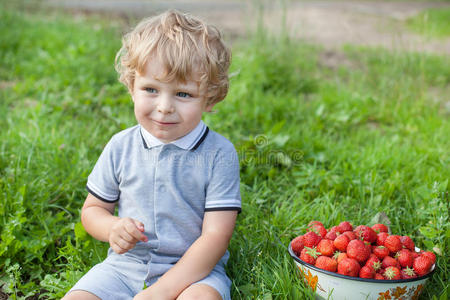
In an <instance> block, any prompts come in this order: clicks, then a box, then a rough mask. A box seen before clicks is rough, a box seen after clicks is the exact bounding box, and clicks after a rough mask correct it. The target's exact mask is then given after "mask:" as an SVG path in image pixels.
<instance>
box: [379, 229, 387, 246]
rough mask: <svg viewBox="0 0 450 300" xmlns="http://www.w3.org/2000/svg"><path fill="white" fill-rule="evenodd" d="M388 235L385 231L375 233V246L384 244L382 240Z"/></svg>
mask: <svg viewBox="0 0 450 300" xmlns="http://www.w3.org/2000/svg"><path fill="white" fill-rule="evenodd" d="M388 236H389V234H388V233H386V232H380V233H379V234H377V246H384V241H385V240H386V238H387V237H388Z"/></svg>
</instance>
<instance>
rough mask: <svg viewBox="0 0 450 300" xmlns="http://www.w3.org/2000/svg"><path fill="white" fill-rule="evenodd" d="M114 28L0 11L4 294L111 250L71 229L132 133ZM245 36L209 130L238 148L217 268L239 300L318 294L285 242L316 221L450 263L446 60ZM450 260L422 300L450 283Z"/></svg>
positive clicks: (0, 266) (60, 279)
mask: <svg viewBox="0 0 450 300" xmlns="http://www.w3.org/2000/svg"><path fill="white" fill-rule="evenodd" d="M121 31H122V29H121V28H119V27H118V25H117V24H115V23H112V22H107V21H105V20H103V19H100V18H97V17H85V16H84V17H83V16H79V17H78V18H75V19H73V18H70V17H69V16H67V15H60V14H51V15H50V16H44V15H42V14H40V13H35V14H24V13H20V12H18V11H15V10H7V9H5V10H0V36H2V38H1V39H0V100H1V101H0V115H1V116H2V117H1V118H0V128H1V131H0V141H1V142H0V239H1V240H0V277H1V278H0V280H1V283H0V285H2V284H3V287H2V290H3V291H4V292H7V293H8V294H10V296H11V298H12V299H25V298H26V297H27V296H31V295H36V294H39V293H40V294H41V297H48V298H50V299H57V298H60V297H61V296H62V295H64V293H65V292H66V291H67V290H68V289H69V288H70V287H71V286H72V285H73V284H74V283H75V282H76V281H77V280H78V278H80V276H81V275H82V274H83V273H84V272H86V271H87V270H88V269H89V268H90V267H91V266H92V265H93V264H95V263H96V262H99V261H101V260H102V259H103V258H104V256H105V254H106V249H107V245H106V244H105V243H101V242H98V241H95V240H94V239H92V238H90V237H89V236H88V235H87V234H86V233H85V232H84V230H83V229H82V227H81V226H80V225H81V224H80V223H79V212H80V208H81V206H82V203H83V201H84V198H85V197H86V191H85V189H84V186H85V182H86V178H87V175H88V174H89V172H90V171H91V169H92V167H93V165H94V163H95V161H96V159H97V158H98V155H99V154H100V152H101V150H102V148H103V146H104V145H105V143H106V142H107V141H108V140H109V138H110V137H111V135H112V134H114V133H115V132H117V131H119V130H121V129H123V128H126V127H129V126H133V125H134V124H135V119H134V115H133V107H132V102H131V100H130V98H129V96H128V95H127V93H126V89H125V88H124V87H123V86H121V85H120V84H119V83H118V82H117V75H116V73H115V71H114V68H113V61H114V55H115V53H116V51H117V50H118V49H119V47H120V37H121ZM323 52H324V51H323V49H321V48H320V47H317V46H312V45H305V44H303V43H299V42H296V41H292V40H289V39H278V40H276V39H273V38H269V37H261V36H255V37H254V38H252V39H250V40H248V41H241V42H236V43H235V44H234V49H233V65H232V72H233V73H235V74H236V75H235V76H234V77H233V78H232V80H231V89H230V93H229V95H228V96H227V99H226V100H225V101H224V102H223V103H221V104H219V105H217V107H216V108H217V110H218V113H217V114H208V115H206V116H205V121H206V122H207V124H208V125H209V126H210V127H211V128H213V129H214V130H215V131H218V132H219V133H222V134H223V135H225V136H226V137H227V138H229V139H230V140H231V141H233V143H234V144H235V146H236V148H237V150H238V153H239V155H240V159H241V181H242V186H241V187H242V199H243V211H242V213H241V214H240V215H239V218H238V222H237V226H236V231H235V234H234V236H233V239H232V242H231V245H230V252H231V258H230V261H229V264H228V267H227V271H228V274H229V275H230V277H231V278H232V280H233V285H232V296H233V299H251V298H254V299H271V298H276V299H313V296H312V293H311V291H310V290H309V289H308V288H306V286H305V285H304V284H303V282H302V281H301V280H300V279H299V278H298V274H297V271H296V267H295V266H294V264H293V261H292V259H291V258H290V257H289V255H288V253H287V250H286V247H287V245H288V243H289V241H290V240H291V239H292V238H294V237H295V236H297V235H299V234H301V233H303V232H305V229H306V224H307V223H308V222H309V221H311V220H313V219H315V220H320V221H322V222H324V224H325V225H326V226H332V225H335V224H337V223H339V222H340V221H342V220H349V221H352V222H353V223H354V224H368V223H370V222H371V220H372V218H373V217H374V215H375V214H376V213H378V212H380V211H383V212H385V213H386V214H387V216H388V217H389V219H390V221H391V223H392V224H391V228H392V230H393V232H396V233H404V234H409V235H411V236H412V238H413V239H414V241H415V242H416V244H417V246H418V247H420V248H427V249H431V248H433V247H438V248H439V249H440V250H441V252H442V253H444V254H446V253H449V250H450V247H449V237H450V229H449V225H448V224H449V207H448V203H449V198H448V191H449V184H448V178H450V169H449V168H448V165H449V163H450V159H449V153H448V149H450V136H449V132H450V122H449V116H450V112H449V111H448V109H447V108H446V106H445V101H448V99H446V98H445V95H444V91H445V90H446V89H448V86H449V84H450V60H449V59H448V58H447V57H439V56H430V55H424V54H414V53H403V52H395V53H393V52H389V51H386V50H383V49H373V48H357V47H352V46H347V47H345V48H343V49H342V50H341V52H339V55H340V56H341V57H342V59H341V60H342V62H343V64H342V65H337V66H335V65H333V66H328V65H327V64H326V63H324V60H323ZM449 263H450V261H449V259H448V257H447V256H446V255H444V256H438V262H437V265H438V268H437V271H436V273H435V275H434V276H433V278H432V279H431V280H430V282H429V284H428V285H427V286H426V289H425V291H424V293H423V295H422V299H431V298H432V297H433V296H436V297H439V296H440V295H441V294H442V293H444V292H445V290H446V289H448V282H449V277H448V273H449V271H450V270H449V267H448V266H449Z"/></svg>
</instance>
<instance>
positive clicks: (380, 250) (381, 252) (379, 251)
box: [372, 246, 389, 259]
mask: <svg viewBox="0 0 450 300" xmlns="http://www.w3.org/2000/svg"><path fill="white" fill-rule="evenodd" d="M372 252H373V254H375V255H376V256H377V257H378V258H379V259H383V258H385V257H386V256H389V249H388V248H386V247H385V246H376V247H375V248H374V249H373V251H372Z"/></svg>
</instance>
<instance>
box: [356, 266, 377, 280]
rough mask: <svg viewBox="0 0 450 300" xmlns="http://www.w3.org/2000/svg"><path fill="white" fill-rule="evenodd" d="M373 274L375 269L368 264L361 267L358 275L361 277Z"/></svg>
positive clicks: (370, 276)
mask: <svg viewBox="0 0 450 300" xmlns="http://www.w3.org/2000/svg"><path fill="white" fill-rule="evenodd" d="M374 276H375V271H374V270H373V269H372V268H370V267H368V266H364V267H362V268H361V270H360V271H359V277H361V278H373V277H374Z"/></svg>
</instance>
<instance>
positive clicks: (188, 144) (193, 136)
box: [140, 120, 208, 150]
mask: <svg viewBox="0 0 450 300" xmlns="http://www.w3.org/2000/svg"><path fill="white" fill-rule="evenodd" d="M140 131H141V135H142V138H143V139H144V146H145V147H146V148H153V147H156V146H160V145H164V144H165V143H163V142H162V141H160V140H159V139H157V138H156V137H154V136H153V135H152V134H151V133H150V132H148V131H147V130H145V128H144V127H142V126H140ZM207 132H208V127H207V126H206V125H205V123H203V121H201V120H200V122H199V123H198V125H197V126H196V127H195V128H194V129H193V130H191V131H190V132H189V133H188V134H186V135H185V136H182V137H181V138H179V139H177V140H175V141H172V142H170V143H169V144H173V145H175V146H177V147H179V148H182V149H184V150H192V149H193V148H194V147H196V146H198V145H197V144H199V143H200V142H201V141H203V140H202V139H204V136H205V135H206V134H207ZM200 140H201V141H200Z"/></svg>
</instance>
